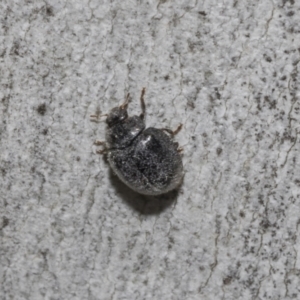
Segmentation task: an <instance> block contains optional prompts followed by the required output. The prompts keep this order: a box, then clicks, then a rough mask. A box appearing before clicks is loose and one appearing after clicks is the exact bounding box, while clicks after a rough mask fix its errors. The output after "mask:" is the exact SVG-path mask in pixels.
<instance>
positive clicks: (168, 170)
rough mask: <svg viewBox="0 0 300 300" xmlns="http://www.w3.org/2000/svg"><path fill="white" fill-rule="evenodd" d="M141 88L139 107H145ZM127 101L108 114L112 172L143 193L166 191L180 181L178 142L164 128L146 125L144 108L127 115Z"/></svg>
mask: <svg viewBox="0 0 300 300" xmlns="http://www.w3.org/2000/svg"><path fill="white" fill-rule="evenodd" d="M143 95H144V90H143V92H142V96H141V101H142V107H145V105H144V100H143ZM127 105H128V101H127V102H125V104H123V105H121V106H120V107H115V108H113V109H112V110H111V111H110V113H109V114H108V115H107V119H106V123H107V125H108V127H107V131H106V143H107V154H108V161H109V164H110V166H111V168H112V170H113V171H114V173H115V174H116V175H117V176H118V177H119V178H120V179H121V180H122V181H123V182H124V183H125V184H126V185H127V186H129V187H130V188H131V189H133V190H134V191H136V192H138V193H140V194H145V195H160V194H164V193H167V192H169V191H171V190H173V189H175V188H176V187H178V186H179V185H180V183H181V182H182V178H183V165H182V159H181V155H180V153H179V151H180V150H179V149H178V144H177V143H174V141H173V139H172V137H171V136H169V135H168V134H166V133H165V131H164V130H163V129H157V128H152V127H149V128H147V129H145V127H146V126H145V123H144V112H143V113H142V114H141V115H140V116H132V117H128V114H127Z"/></svg>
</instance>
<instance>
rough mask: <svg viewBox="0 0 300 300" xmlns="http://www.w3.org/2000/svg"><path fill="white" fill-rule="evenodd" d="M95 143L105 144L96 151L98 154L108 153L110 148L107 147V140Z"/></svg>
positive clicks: (97, 144) (98, 144) (95, 143)
mask: <svg viewBox="0 0 300 300" xmlns="http://www.w3.org/2000/svg"><path fill="white" fill-rule="evenodd" d="M94 145H96V146H103V149H101V150H97V151H96V152H97V153H98V154H105V153H107V151H108V148H107V145H106V143H105V142H103V141H95V142H94Z"/></svg>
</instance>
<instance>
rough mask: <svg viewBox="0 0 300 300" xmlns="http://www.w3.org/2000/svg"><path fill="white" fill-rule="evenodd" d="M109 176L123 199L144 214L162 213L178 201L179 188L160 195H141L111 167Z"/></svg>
mask: <svg viewBox="0 0 300 300" xmlns="http://www.w3.org/2000/svg"><path fill="white" fill-rule="evenodd" d="M109 177H110V181H111V183H112V185H113V186H114V188H115V189H116V191H117V193H118V195H120V196H121V198H122V200H123V201H124V202H125V203H126V204H127V205H128V206H130V207H132V208H133V209H134V210H136V211H138V212H139V213H141V214H143V215H155V214H160V213H161V212H163V211H164V210H166V209H167V208H168V207H169V206H171V205H172V204H173V203H174V202H176V201H177V198H178V195H179V190H180V187H179V188H178V189H175V190H173V191H171V192H168V193H166V194H163V195H159V196H148V195H141V194H139V193H137V192H135V191H133V190H132V189H130V188H129V187H128V186H127V185H125V184H124V183H123V182H122V181H121V180H120V179H119V178H118V177H117V176H116V175H115V174H114V173H113V171H112V170H111V169H110V172H109Z"/></svg>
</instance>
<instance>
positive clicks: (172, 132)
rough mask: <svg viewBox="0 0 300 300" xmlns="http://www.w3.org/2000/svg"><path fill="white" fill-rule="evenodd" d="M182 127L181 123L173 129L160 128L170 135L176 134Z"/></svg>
mask: <svg viewBox="0 0 300 300" xmlns="http://www.w3.org/2000/svg"><path fill="white" fill-rule="evenodd" d="M181 128H182V124H179V126H178V127H177V128H176V129H175V130H171V129H169V128H161V130H164V131H166V132H167V133H169V134H171V135H172V136H174V135H176V134H177V133H178V132H179V131H180V130H181Z"/></svg>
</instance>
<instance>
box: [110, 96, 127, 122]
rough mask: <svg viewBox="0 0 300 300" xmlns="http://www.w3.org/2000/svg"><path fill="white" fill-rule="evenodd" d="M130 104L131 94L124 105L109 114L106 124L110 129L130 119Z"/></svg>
mask: <svg viewBox="0 0 300 300" xmlns="http://www.w3.org/2000/svg"><path fill="white" fill-rule="evenodd" d="M128 103H129V94H128V95H127V97H126V100H125V102H124V103H123V104H122V105H120V106H118V107H115V108H113V109H112V110H111V111H110V112H109V114H108V115H107V118H106V123H107V125H108V126H109V127H111V126H113V125H115V124H117V123H120V122H122V121H124V120H126V119H127V118H128V113H127V106H128Z"/></svg>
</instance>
